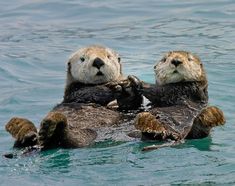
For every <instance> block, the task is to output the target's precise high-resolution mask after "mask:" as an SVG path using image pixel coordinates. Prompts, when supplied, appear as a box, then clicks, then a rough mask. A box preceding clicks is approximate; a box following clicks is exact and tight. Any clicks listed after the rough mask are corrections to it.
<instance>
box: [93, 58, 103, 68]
mask: <svg viewBox="0 0 235 186" xmlns="http://www.w3.org/2000/svg"><path fill="white" fill-rule="evenodd" d="M103 65H104V61H103V60H102V59H100V58H98V57H97V58H95V60H94V61H93V64H92V66H93V67H96V68H98V69H100V67H102V66H103Z"/></svg>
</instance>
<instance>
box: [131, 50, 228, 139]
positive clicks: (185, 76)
mask: <svg viewBox="0 0 235 186" xmlns="http://www.w3.org/2000/svg"><path fill="white" fill-rule="evenodd" d="M154 71H155V76H156V84H155V85H150V84H147V83H143V85H142V90H141V91H142V92H143V95H144V96H145V97H146V98H147V99H149V100H150V102H151V108H150V110H149V111H148V112H142V113H139V114H138V115H137V117H136V119H135V127H136V128H137V129H139V130H141V132H142V137H143V139H145V138H147V139H154V140H167V139H171V140H174V141H180V140H182V139H184V138H203V137H206V136H208V135H209V133H210V130H211V129H212V128H213V127H215V126H218V125H223V124H224V123H225V118H224V115H223V112H222V111H221V110H220V109H219V108H217V107H214V106H209V107H208V90H207V87H208V82H207V77H206V72H205V70H204V67H203V64H202V63H201V61H200V59H199V57H197V56H196V55H194V54H192V53H190V52H186V51H172V52H168V53H167V54H166V55H165V56H164V57H163V58H162V59H161V60H160V62H159V63H157V64H156V65H155V66H154Z"/></svg>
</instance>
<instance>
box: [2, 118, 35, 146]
mask: <svg viewBox="0 0 235 186" xmlns="http://www.w3.org/2000/svg"><path fill="white" fill-rule="evenodd" d="M5 128H6V131H8V132H9V133H10V134H11V135H12V136H13V137H14V138H15V139H16V141H15V144H14V147H18V148H20V147H28V146H34V145H36V144H37V143H38V135H37V128H36V127H35V126H34V124H33V123H32V122H31V121H29V120H27V119H24V118H18V117H13V118H12V119H11V120H10V121H9V122H8V123H7V124H6V126H5Z"/></svg>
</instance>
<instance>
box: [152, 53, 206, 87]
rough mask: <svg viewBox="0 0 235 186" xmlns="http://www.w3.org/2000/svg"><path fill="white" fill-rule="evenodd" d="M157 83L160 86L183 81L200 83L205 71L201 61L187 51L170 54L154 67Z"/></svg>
mask: <svg viewBox="0 0 235 186" xmlns="http://www.w3.org/2000/svg"><path fill="white" fill-rule="evenodd" d="M154 71H155V76H156V81H157V83H158V84H160V85H164V84H168V83H177V82H182V81H200V80H201V79H202V78H203V76H204V70H203V67H202V64H201V62H200V59H199V58H198V57H196V56H195V55H193V54H191V53H189V52H185V51H173V52H168V53H167V54H166V55H165V56H164V57H163V58H162V59H161V60H160V62H158V63H157V64H156V65H155V66H154Z"/></svg>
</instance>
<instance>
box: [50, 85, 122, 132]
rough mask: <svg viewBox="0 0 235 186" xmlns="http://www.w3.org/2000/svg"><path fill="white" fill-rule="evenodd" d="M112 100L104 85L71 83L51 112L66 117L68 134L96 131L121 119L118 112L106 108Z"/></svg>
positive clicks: (108, 90)
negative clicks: (88, 130) (87, 130)
mask: <svg viewBox="0 0 235 186" xmlns="http://www.w3.org/2000/svg"><path fill="white" fill-rule="evenodd" d="M114 99H115V98H114V94H113V92H112V91H111V90H110V89H109V88H108V87H106V86H105V85H84V84H81V83H73V84H71V85H70V86H69V87H68V88H67V89H66V91H65V95H64V100H63V102H62V103H61V104H59V105H57V106H56V107H55V108H54V109H53V111H56V112H60V113H62V114H64V115H65V116H66V118H67V121H68V127H69V131H70V132H73V131H77V130H80V129H92V130H97V129H99V128H102V127H109V126H113V125H115V124H117V123H118V122H119V120H120V119H121V117H122V114H121V113H120V112H118V111H114V110H111V109H108V108H106V105H107V104H108V103H109V102H111V101H113V100H114Z"/></svg>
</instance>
